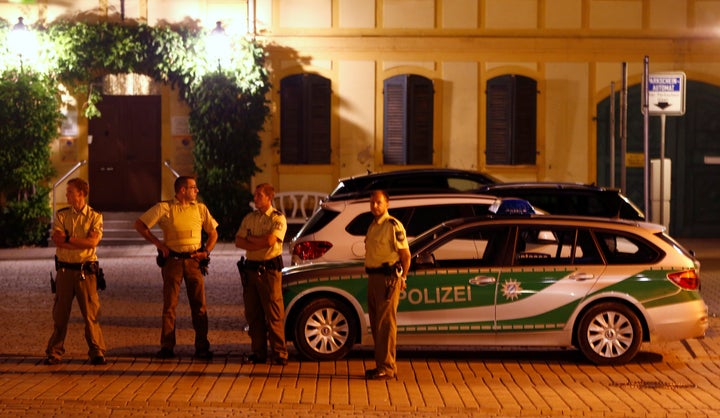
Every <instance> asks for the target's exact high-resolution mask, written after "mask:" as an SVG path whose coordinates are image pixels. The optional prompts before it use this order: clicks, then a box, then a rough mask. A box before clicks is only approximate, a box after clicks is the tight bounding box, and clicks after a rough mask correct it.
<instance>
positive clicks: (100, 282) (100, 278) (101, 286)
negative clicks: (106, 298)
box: [95, 268, 107, 290]
mask: <svg viewBox="0 0 720 418" xmlns="http://www.w3.org/2000/svg"><path fill="white" fill-rule="evenodd" d="M95 279H96V284H97V290H105V288H106V287H107V283H106V282H105V272H103V269H101V268H98V272H97V276H96V277H95Z"/></svg>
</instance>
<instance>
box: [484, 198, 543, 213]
mask: <svg viewBox="0 0 720 418" xmlns="http://www.w3.org/2000/svg"><path fill="white" fill-rule="evenodd" d="M488 210H489V211H490V212H491V213H494V214H496V215H534V214H535V213H537V212H536V211H535V208H534V207H533V205H531V204H530V202H528V201H527V200H524V199H517V198H514V197H511V198H505V199H498V200H496V201H495V202H494V203H493V204H492V205H490V207H489V208H488Z"/></svg>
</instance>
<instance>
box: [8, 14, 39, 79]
mask: <svg viewBox="0 0 720 418" xmlns="http://www.w3.org/2000/svg"><path fill="white" fill-rule="evenodd" d="M23 20H24V19H23V17H22V16H20V17H18V22H17V23H16V24H15V25H14V26H13V27H12V30H11V31H10V34H9V35H8V46H9V48H10V51H11V52H12V53H13V54H16V55H17V56H18V59H19V60H20V71H22V70H23V61H24V60H23V57H24V56H27V57H30V58H32V56H33V55H32V54H34V53H35V52H36V50H37V43H36V41H35V38H34V34H33V33H32V31H31V30H30V28H28V26H27V25H26V24H25V23H24V22H23Z"/></svg>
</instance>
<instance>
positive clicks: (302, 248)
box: [292, 241, 332, 260]
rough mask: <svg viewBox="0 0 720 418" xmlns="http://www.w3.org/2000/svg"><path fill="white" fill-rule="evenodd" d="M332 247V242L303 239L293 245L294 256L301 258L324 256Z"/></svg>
mask: <svg viewBox="0 0 720 418" xmlns="http://www.w3.org/2000/svg"><path fill="white" fill-rule="evenodd" d="M330 248H332V243H330V242H327V241H303V242H298V243H297V244H295V247H293V253H292V255H293V257H298V258H299V259H301V260H315V259H316V258H320V257H322V256H323V255H324V254H325V253H326V252H328V250H330Z"/></svg>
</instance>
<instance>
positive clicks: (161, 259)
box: [155, 250, 167, 268]
mask: <svg viewBox="0 0 720 418" xmlns="http://www.w3.org/2000/svg"><path fill="white" fill-rule="evenodd" d="M166 261H167V258H165V256H164V255H163V253H162V251H160V250H157V257H155V263H156V264H157V265H158V267H160V268H162V267H163V266H164V265H165V262H166Z"/></svg>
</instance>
